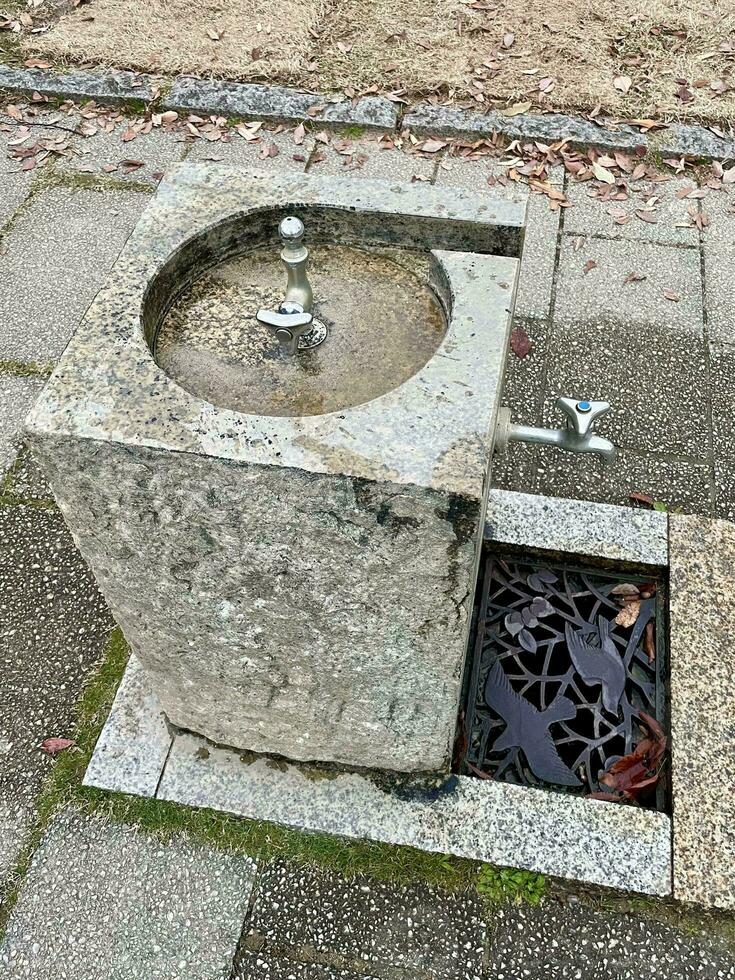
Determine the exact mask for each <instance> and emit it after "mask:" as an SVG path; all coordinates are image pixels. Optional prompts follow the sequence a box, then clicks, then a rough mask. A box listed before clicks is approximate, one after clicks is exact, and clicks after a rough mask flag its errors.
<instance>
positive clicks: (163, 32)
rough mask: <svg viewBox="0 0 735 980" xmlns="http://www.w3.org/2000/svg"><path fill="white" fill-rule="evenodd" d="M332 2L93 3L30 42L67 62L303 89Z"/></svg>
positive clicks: (106, 0) (161, 0)
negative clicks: (318, 28)
mask: <svg viewBox="0 0 735 980" xmlns="http://www.w3.org/2000/svg"><path fill="white" fill-rule="evenodd" d="M329 6H330V0H268V2H267V3H264V2H262V0H206V2H203V3H199V2H195V0H92V2H90V3H86V4H82V5H80V6H78V7H76V8H74V9H73V10H71V11H70V12H68V13H67V14H66V15H65V16H62V18H61V19H60V20H59V22H58V23H57V24H56V26H55V27H54V28H53V30H52V31H51V32H50V33H48V34H46V35H41V36H40V37H38V36H37V37H35V38H32V39H31V40H30V42H29V43H30V46H31V47H32V49H33V50H34V51H37V52H40V53H43V54H51V55H53V56H54V57H56V58H59V59H60V60H61V61H63V62H64V63H80V62H94V63H96V64H104V65H109V66H114V67H118V68H138V69H143V70H145V71H160V72H169V73H172V74H183V73H193V74H198V75H213V76H215V77H220V78H236V79H247V80H253V79H258V80H261V79H262V80H266V81H283V82H298V81H299V80H300V79H301V78H302V77H303V75H304V72H305V70H306V68H305V66H306V61H307V58H308V56H309V53H310V51H311V48H312V46H313V44H314V38H313V36H312V34H311V31H313V30H314V29H315V27H316V25H317V24H318V23H319V22H320V21H321V20H322V19H323V17H324V16H325V15H326V13H327V11H328V8H329Z"/></svg>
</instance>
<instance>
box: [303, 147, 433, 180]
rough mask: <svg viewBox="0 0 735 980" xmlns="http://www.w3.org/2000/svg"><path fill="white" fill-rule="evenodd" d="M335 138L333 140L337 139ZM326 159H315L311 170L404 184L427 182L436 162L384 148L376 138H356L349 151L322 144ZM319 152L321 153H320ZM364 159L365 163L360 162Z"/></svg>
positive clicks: (337, 175) (332, 174) (335, 175)
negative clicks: (339, 150) (337, 149)
mask: <svg viewBox="0 0 735 980" xmlns="http://www.w3.org/2000/svg"><path fill="white" fill-rule="evenodd" d="M338 141H339V137H336V138H335V140H334V142H338ZM319 149H320V150H321V154H323V155H324V159H323V160H320V159H316V160H312V162H311V163H310V165H309V172H310V173H314V174H318V175H319V176H321V177H326V176H330V177H356V178H360V177H363V178H367V179H369V180H390V181H400V182H401V183H416V182H417V181H418V182H419V183H420V182H426V183H428V182H429V181H430V180H431V178H432V177H433V174H434V169H435V167H436V161H435V160H433V159H430V158H427V157H422V156H419V155H418V154H411V153H404V152H403V151H402V150H398V149H395V148H393V149H388V150H381V149H380V147H379V146H378V144H377V143H376V142H375V141H370V140H353V141H352V146H351V147H350V148H349V149H350V153H349V154H348V153H338V152H337V151H336V150H335V149H333V147H332V146H320V147H319ZM321 154H320V155H321ZM361 161H362V162H361Z"/></svg>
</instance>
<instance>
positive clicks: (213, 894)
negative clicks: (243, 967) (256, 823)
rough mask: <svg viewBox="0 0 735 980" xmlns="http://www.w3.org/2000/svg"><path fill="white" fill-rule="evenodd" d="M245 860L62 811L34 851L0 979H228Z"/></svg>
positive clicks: (246, 885) (250, 866)
mask: <svg viewBox="0 0 735 980" xmlns="http://www.w3.org/2000/svg"><path fill="white" fill-rule="evenodd" d="M255 871H256V865H255V862H254V861H252V860H251V859H250V858H248V857H243V856H241V855H234V854H225V853H222V852H221V851H216V850H214V849H211V848H207V847H203V846H200V845H196V844H192V843H190V842H188V841H186V840H181V839H173V840H168V841H166V842H165V843H163V842H161V841H159V840H156V839H155V838H149V837H147V836H146V835H145V834H143V833H141V832H140V831H137V830H135V829H133V828H132V827H126V826H121V825H110V824H107V823H105V822H104V821H103V820H101V819H100V818H96V817H85V816H82V815H80V814H77V813H75V812H74V811H65V812H64V813H62V814H61V815H59V816H57V817H56V818H55V819H54V822H53V823H52V824H51V826H50V828H49V830H48V831H47V833H46V836H45V838H44V840H43V842H42V843H41V846H40V847H39V848H38V850H37V851H36V853H35V854H34V857H33V862H32V864H31V867H30V869H29V871H28V874H27V875H26V877H25V879H24V881H23V886H22V889H21V893H20V897H19V901H18V904H17V905H16V907H15V909H14V910H13V913H12V915H11V917H10V921H9V922H8V927H7V932H6V935H5V939H4V941H3V944H2V946H0V978H2V980H26V978H27V980H65V978H68V980H72V978H73V980H112V978H114V980H142V978H144V977H145V978H146V980H148V978H150V980H153V978H161V980H164V978H165V980H227V978H228V977H229V976H230V970H231V967H232V961H233V957H234V954H235V950H236V947H237V942H238V939H239V938H240V931H241V929H242V923H243V920H244V919H245V915H246V913H247V908H248V901H249V899H250V892H251V889H252V885H253V879H254V876H255Z"/></svg>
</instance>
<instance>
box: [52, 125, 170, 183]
mask: <svg viewBox="0 0 735 980" xmlns="http://www.w3.org/2000/svg"><path fill="white" fill-rule="evenodd" d="M125 128H126V124H123V125H121V124H118V126H117V128H116V129H115V130H114V131H113V132H112V133H105V132H103V131H102V130H97V132H96V134H95V135H94V136H88V137H83V136H77V137H75V139H74V142H73V146H74V149H75V151H76V155H75V156H72V157H61V158H60V159H59V161H58V162H57V168H58V169H59V170H61V171H62V172H63V171H67V172H73V173H74V172H82V173H93V174H95V175H98V174H102V175H105V174H107V171H105V170H103V167H105V166H116V167H118V169H117V170H115V171H113V172H112V173H111V174H110V176H112V177H114V178H115V179H118V180H119V179H122V180H133V181H141V180H144V181H150V182H152V183H153V184H156V183H157V182H158V180H160V177H157V176H155V175H157V174H162V173H164V172H165V171H166V169H167V168H168V167H170V166H171V165H172V164H174V163H178V162H179V161H180V160H183V159H184V156H185V155H186V151H187V149H188V145H189V144H188V141H186V140H185V139H184V138H183V137H182V136H181V135H180V134H179V133H166V132H164V131H163V130H160V129H153V130H151V132H150V133H146V134H145V135H140V136H138V137H137V138H136V139H135V140H130V141H129V142H125V143H124V142H123V141H122V139H121V136H122V133H123V131H124V129H125ZM123 160H133V161H141V162H142V163H143V164H144V166H142V167H138V168H137V169H135V170H127V169H126V168H124V167H122V168H121V167H120V166H119V164H120V163H121V162H122V161H123Z"/></svg>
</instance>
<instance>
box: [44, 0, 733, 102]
mask: <svg viewBox="0 0 735 980" xmlns="http://www.w3.org/2000/svg"><path fill="white" fill-rule="evenodd" d="M90 16H93V17H94V19H93V20H88V19H87V18H89V17H90ZM208 30H214V31H217V32H218V33H220V34H221V38H220V40H212V39H211V38H210V37H209V36H208V33H207V32H208ZM508 34H513V35H514V39H513V41H512V43H510V45H508V41H507V40H506V43H505V44H504V42H503V39H504V36H505V35H508ZM26 44H27V45H28V46H29V50H30V48H31V46H32V49H33V50H34V51H42V52H43V53H45V54H46V55H48V54H52V55H54V56H55V57H57V58H61V59H63V60H64V61H67V62H68V61H76V62H79V61H89V62H95V63H104V64H109V65H116V66H120V67H135V68H143V69H158V70H161V71H169V72H190V73H193V74H199V75H204V76H208V75H211V76H215V77H229V78H236V79H249V80H261V79H262V80H272V81H281V82H284V83H292V84H293V83H298V84H301V85H303V86H305V87H309V88H315V89H322V90H325V91H327V90H341V89H347V90H354V91H361V90H364V89H366V88H369V87H370V86H373V85H376V86H377V87H378V88H379V89H381V90H405V92H406V94H407V96H408V97H409V98H415V97H419V96H422V95H426V94H430V93H437V94H438V96H439V97H440V98H441V99H442V100H447V101H455V102H459V103H462V104H465V105H467V104H474V105H476V106H477V107H478V108H495V107H497V106H503V105H507V104H509V103H515V102H526V101H529V102H531V103H532V104H533V105H534V106H535V107H542V108H548V109H566V110H576V111H589V110H591V109H592V108H594V107H595V106H600V107H601V108H602V110H603V111H605V112H608V113H612V114H613V115H615V116H619V117H633V116H657V117H663V118H667V119H672V118H701V119H707V120H718V119H727V120H733V119H735V92H734V91H727V92H725V93H724V94H718V93H717V92H715V91H714V90H713V89H711V88H710V83H712V82H718V81H719V82H723V83H724V84H725V86H728V85H732V86H733V88H734V89H735V0H690V2H689V3H685V2H684V0H649V2H648V3H647V4H644V5H641V4H640V3H639V2H638V0H636V2H633V0H618V2H613V0H599V2H598V3H597V4H596V5H594V6H591V5H590V4H589V3H588V2H587V0H564V2H563V3H549V2H548V0H307V2H305V3H303V2H298V0H270V2H268V3H265V2H263V0H239V2H238V0H218V2H217V0H203V2H200V3H197V4H192V3H190V2H188V0H92V2H91V3H88V4H84V5H82V6H80V7H78V8H76V9H75V10H74V11H72V12H71V13H68V14H67V15H65V16H63V17H62V18H61V20H60V21H59V23H58V25H57V26H56V27H55V28H54V29H53V30H52V31H50V32H49V33H48V34H46V35H36V36H35V37H33V38H30V39H28V40H27V41H26ZM728 45H731V46H732V50H728ZM253 49H256V55H260V57H257V58H256V59H253V57H252V54H251V52H252V51H253ZM257 49H259V50H257ZM618 76H629V77H630V78H631V80H632V82H631V87H630V90H629V91H628V92H627V93H623V92H621V91H619V90H618V89H617V88H616V87H615V86H614V84H613V82H614V80H615V79H616V78H617V77H618ZM544 78H547V79H548V78H551V79H553V84H551V86H550V87H549V88H547V90H546V91H541V90H540V88H539V82H540V81H541V80H542V79H544ZM677 80H685V81H686V83H687V84H686V85H685V86H682V84H681V83H680V82H679V81H677ZM682 90H684V91H685V92H686V93H691V97H689V95H686V96H685V99H684V100H682V98H681V97H680V96H679V95H677V92H679V93H681V91H682Z"/></svg>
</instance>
